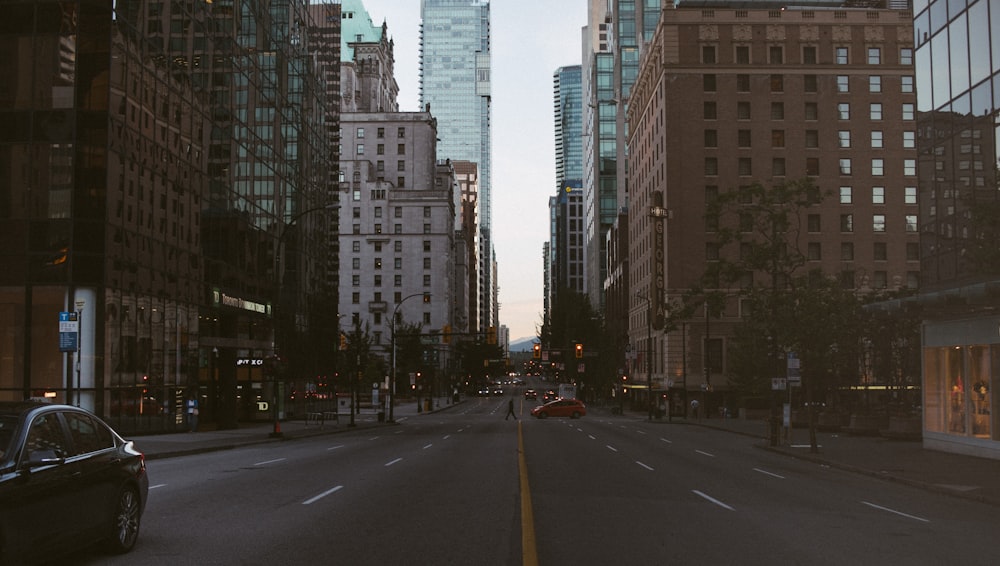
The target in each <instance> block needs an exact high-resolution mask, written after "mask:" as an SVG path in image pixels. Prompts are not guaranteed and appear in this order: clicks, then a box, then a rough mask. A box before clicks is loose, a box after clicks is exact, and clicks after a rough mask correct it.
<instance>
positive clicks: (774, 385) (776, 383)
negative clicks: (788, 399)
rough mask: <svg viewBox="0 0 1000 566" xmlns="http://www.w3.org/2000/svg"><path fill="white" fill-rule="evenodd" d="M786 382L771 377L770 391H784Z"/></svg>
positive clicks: (782, 379) (781, 378) (783, 379)
mask: <svg viewBox="0 0 1000 566" xmlns="http://www.w3.org/2000/svg"><path fill="white" fill-rule="evenodd" d="M786 384H787V381H786V380H785V378H783V377H772V378H771V391H784V390H785V389H786V388H787V387H786Z"/></svg>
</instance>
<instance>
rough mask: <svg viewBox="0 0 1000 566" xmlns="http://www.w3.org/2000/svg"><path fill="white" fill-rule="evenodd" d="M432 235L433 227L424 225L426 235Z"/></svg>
mask: <svg viewBox="0 0 1000 566" xmlns="http://www.w3.org/2000/svg"><path fill="white" fill-rule="evenodd" d="M430 233H431V225H430V224H424V234H430Z"/></svg>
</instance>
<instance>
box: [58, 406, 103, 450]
mask: <svg viewBox="0 0 1000 566" xmlns="http://www.w3.org/2000/svg"><path fill="white" fill-rule="evenodd" d="M65 416H66V424H67V425H69V433H70V436H72V438H73V455H74V456H76V455H77V454H89V453H91V452H97V451H99V450H104V449H106V448H111V447H112V446H114V444H115V443H114V440H113V439H112V437H111V431H109V430H108V427H106V426H104V425H103V424H101V423H99V422H97V421H96V420H94V419H93V418H91V417H90V416H89V415H82V414H79V413H65Z"/></svg>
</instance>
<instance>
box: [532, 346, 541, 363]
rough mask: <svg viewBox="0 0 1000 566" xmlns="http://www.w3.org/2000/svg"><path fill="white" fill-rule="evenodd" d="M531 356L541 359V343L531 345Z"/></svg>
mask: <svg viewBox="0 0 1000 566" xmlns="http://www.w3.org/2000/svg"><path fill="white" fill-rule="evenodd" d="M531 357H532V358H534V359H536V360H540V359H542V345H541V344H535V345H534V346H532V350H531Z"/></svg>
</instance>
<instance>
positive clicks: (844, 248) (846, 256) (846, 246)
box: [840, 242, 854, 261]
mask: <svg viewBox="0 0 1000 566" xmlns="http://www.w3.org/2000/svg"><path fill="white" fill-rule="evenodd" d="M840 260H841V261H854V243H853V242H841V243H840Z"/></svg>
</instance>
